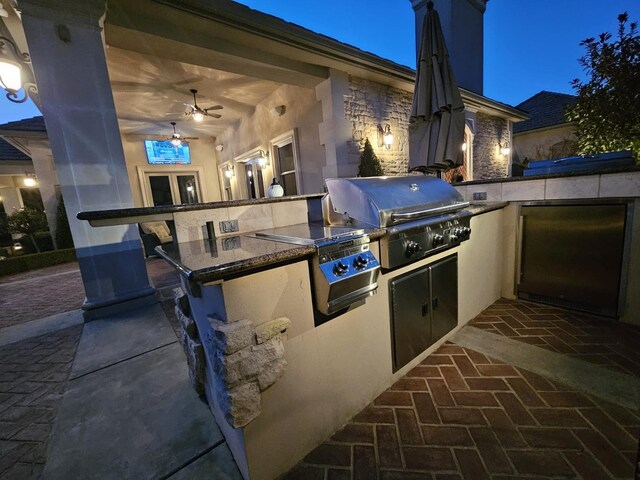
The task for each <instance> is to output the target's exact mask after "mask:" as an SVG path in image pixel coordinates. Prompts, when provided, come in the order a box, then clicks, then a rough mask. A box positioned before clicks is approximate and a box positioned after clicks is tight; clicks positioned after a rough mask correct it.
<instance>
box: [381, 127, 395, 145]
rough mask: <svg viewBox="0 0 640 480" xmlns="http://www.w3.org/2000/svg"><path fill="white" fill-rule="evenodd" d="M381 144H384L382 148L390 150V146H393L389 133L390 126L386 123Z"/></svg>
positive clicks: (391, 135) (391, 134)
mask: <svg viewBox="0 0 640 480" xmlns="http://www.w3.org/2000/svg"><path fill="white" fill-rule="evenodd" d="M382 143H383V144H384V148H386V149H387V150H391V145H393V133H391V125H389V124H388V123H387V124H386V125H385V126H384V132H383V134H382Z"/></svg>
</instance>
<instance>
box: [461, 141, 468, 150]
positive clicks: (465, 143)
mask: <svg viewBox="0 0 640 480" xmlns="http://www.w3.org/2000/svg"><path fill="white" fill-rule="evenodd" d="M462 151H463V152H466V151H467V142H462Z"/></svg>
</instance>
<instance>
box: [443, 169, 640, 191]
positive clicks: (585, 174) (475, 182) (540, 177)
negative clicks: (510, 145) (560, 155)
mask: <svg viewBox="0 0 640 480" xmlns="http://www.w3.org/2000/svg"><path fill="white" fill-rule="evenodd" d="M633 172H640V167H623V168H607V169H602V170H598V171H595V172H571V173H549V174H547V175H530V176H528V177H524V176H523V177H505V178H488V179H486V180H471V181H469V182H461V183H454V184H453V186H454V187H466V186H468V185H484V184H488V183H506V182H524V181H527V180H546V179H547V178H567V177H590V176H593V175H608V174H612V173H633Z"/></svg>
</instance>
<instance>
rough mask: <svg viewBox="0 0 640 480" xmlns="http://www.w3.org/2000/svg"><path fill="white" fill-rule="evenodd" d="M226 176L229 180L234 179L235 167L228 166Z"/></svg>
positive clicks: (225, 171)
mask: <svg viewBox="0 0 640 480" xmlns="http://www.w3.org/2000/svg"><path fill="white" fill-rule="evenodd" d="M224 176H225V177H227V178H231V177H233V165H227V168H225V170H224Z"/></svg>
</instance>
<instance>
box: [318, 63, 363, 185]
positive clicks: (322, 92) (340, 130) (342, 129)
mask: <svg viewBox="0 0 640 480" xmlns="http://www.w3.org/2000/svg"><path fill="white" fill-rule="evenodd" d="M348 93H349V76H348V75H347V74H346V73H345V72H341V71H338V70H333V69H332V70H331V74H330V76H329V78H327V79H326V80H324V81H322V82H321V83H320V84H319V85H318V86H317V87H316V98H317V99H318V101H320V102H321V103H322V122H321V123H320V125H319V130H320V144H321V145H324V149H325V155H326V163H325V166H324V167H323V168H322V177H323V178H335V177H345V176H355V172H357V165H356V166H355V171H354V167H353V166H352V165H349V164H348V161H349V152H348V144H347V142H348V141H349V140H351V138H352V133H351V124H350V123H349V121H348V120H347V119H346V117H345V113H344V96H345V95H347V94H348Z"/></svg>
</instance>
